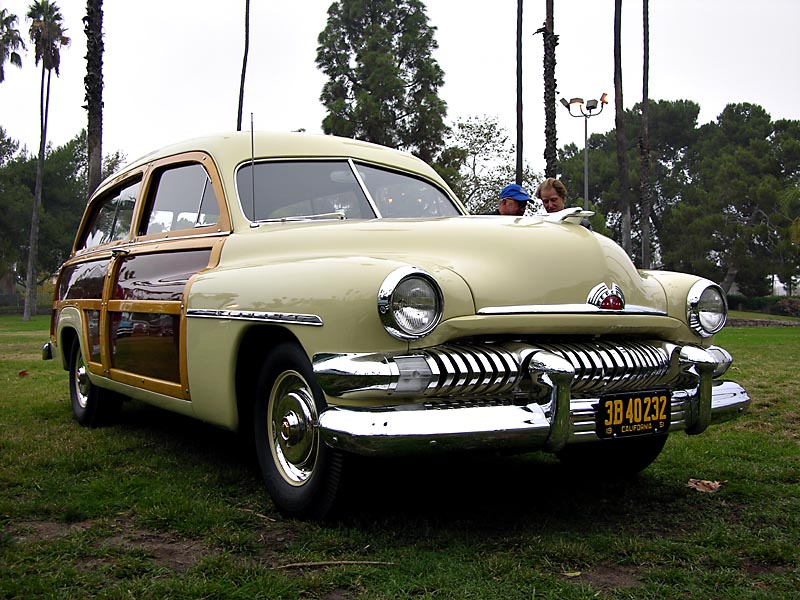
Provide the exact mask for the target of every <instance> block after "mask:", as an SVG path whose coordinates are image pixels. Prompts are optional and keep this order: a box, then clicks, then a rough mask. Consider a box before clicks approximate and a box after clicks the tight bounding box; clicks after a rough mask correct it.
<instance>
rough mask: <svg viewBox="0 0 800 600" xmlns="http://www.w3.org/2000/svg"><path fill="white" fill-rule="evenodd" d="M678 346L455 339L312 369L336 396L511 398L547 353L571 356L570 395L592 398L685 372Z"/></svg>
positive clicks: (318, 362)
mask: <svg viewBox="0 0 800 600" xmlns="http://www.w3.org/2000/svg"><path fill="white" fill-rule="evenodd" d="M675 348H676V346H672V345H669V344H664V343H663V342H658V341H636V340H613V341H610V340H576V341H570V342H567V343H561V342H559V343H548V342H545V343H539V342H536V343H530V342H485V343H452V344H443V345H441V346H436V347H433V348H427V349H424V350H420V351H419V352H418V353H415V354H411V355H398V356H388V355H382V354H321V355H317V356H315V357H314V371H315V373H316V375H317V378H318V379H319V382H320V385H321V386H322V388H323V389H324V390H325V392H326V393H328V394H329V395H332V396H340V397H345V396H346V397H367V396H373V397H374V396H376V395H378V396H380V395H393V396H424V397H428V398H451V397H471V398H476V397H494V396H505V397H509V396H511V395H513V394H515V393H520V394H522V393H525V394H527V393H529V392H530V391H531V386H530V385H527V387H526V384H527V383H528V382H530V372H529V370H530V369H529V366H530V362H531V358H532V357H533V356H535V355H536V354H537V353H540V352H544V353H548V354H554V355H556V356H558V357H560V358H563V359H564V360H566V361H568V363H569V364H570V365H571V366H572V368H573V369H574V372H575V373H574V377H573V379H572V385H571V394H572V396H573V397H587V396H589V395H597V394H600V393H612V392H617V391H620V390H642V389H648V388H651V387H658V386H664V385H668V384H669V383H670V382H672V381H673V380H674V379H675V378H676V377H677V376H678V375H679V374H680V371H679V369H678V368H677V366H676V365H677V362H676V361H674V360H673V358H672V356H673V353H674V349H675ZM673 365H675V366H674V368H673ZM426 371H427V372H426ZM534 388H535V385H534ZM534 393H535V389H534Z"/></svg>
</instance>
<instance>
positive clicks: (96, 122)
mask: <svg viewBox="0 0 800 600" xmlns="http://www.w3.org/2000/svg"><path fill="white" fill-rule="evenodd" d="M83 31H84V33H85V34H86V76H85V77H84V78H83V85H84V87H85V89H86V106H85V108H86V110H87V112H88V124H87V143H86V146H87V153H88V157H89V189H88V190H87V191H88V194H87V198H88V196H89V195H91V193H92V192H94V191H95V190H96V189H97V186H99V185H100V181H101V180H102V177H101V175H102V168H103V165H102V162H103V0H86V16H85V17H84V18H83Z"/></svg>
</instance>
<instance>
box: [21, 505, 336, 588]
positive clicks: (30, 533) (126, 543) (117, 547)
mask: <svg viewBox="0 0 800 600" xmlns="http://www.w3.org/2000/svg"><path fill="white" fill-rule="evenodd" d="M93 527H98V528H99V529H100V530H101V531H105V530H108V529H110V530H111V531H110V533H109V534H108V535H99V536H98V537H97V539H95V540H94V541H92V542H89V544H90V545H91V547H92V548H94V549H96V550H99V551H100V552H101V554H102V555H104V556H103V558H100V559H99V560H100V561H101V562H108V561H109V560H113V558H110V557H109V556H112V557H113V555H116V554H120V553H139V554H143V555H144V556H146V557H148V559H149V560H151V561H152V563H153V565H154V566H155V567H157V568H163V569H169V570H171V571H174V572H176V573H184V572H186V571H187V570H189V569H191V568H192V567H193V566H194V565H196V564H197V563H198V562H199V561H201V560H202V559H203V558H205V557H208V556H213V555H214V554H215V553H216V552H218V551H219V548H214V547H212V546H211V545H209V544H208V543H206V542H204V541H202V540H192V539H187V538H183V537H181V536H178V535H176V534H173V533H169V532H161V531H154V530H150V529H146V528H142V527H138V526H136V524H135V523H134V522H132V521H128V520H125V519H115V520H114V521H113V522H111V523H110V527H109V523H107V522H105V523H104V522H100V521H97V520H94V521H93V520H89V521H83V522H80V523H71V524H66V523H58V522H53V521H25V522H20V523H16V524H12V525H11V526H9V528H8V530H7V532H6V533H7V534H8V535H9V536H10V537H11V538H12V539H13V540H14V541H15V542H16V543H18V544H36V543H40V542H53V541H56V540H59V539H61V538H66V537H67V536H71V535H74V534H80V533H82V532H85V531H88V530H90V529H91V528H93ZM292 539H294V531H293V530H292V529H291V528H290V527H288V526H287V525H286V524H284V523H281V522H277V521H271V522H269V523H266V524H264V525H263V526H262V527H261V529H260V531H259V532H258V537H257V541H256V544H255V549H254V550H253V551H252V552H247V553H242V554H243V555H244V556H246V558H247V559H249V560H253V561H256V562H258V563H260V564H262V565H265V566H267V567H276V566H279V564H280V563H281V562H282V560H281V553H282V551H284V550H285V549H286V548H287V547H288V546H289V544H290V543H291V541H292ZM342 597H344V596H342ZM332 598H336V596H333V597H332Z"/></svg>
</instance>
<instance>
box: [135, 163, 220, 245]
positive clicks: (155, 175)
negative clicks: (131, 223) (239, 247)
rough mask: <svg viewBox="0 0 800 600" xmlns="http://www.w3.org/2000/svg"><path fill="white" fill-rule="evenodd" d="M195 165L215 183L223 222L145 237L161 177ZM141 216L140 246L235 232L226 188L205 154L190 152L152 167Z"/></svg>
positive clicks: (137, 238) (138, 224)
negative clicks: (232, 227)
mask: <svg viewBox="0 0 800 600" xmlns="http://www.w3.org/2000/svg"><path fill="white" fill-rule="evenodd" d="M193 164H197V165H200V166H201V167H202V168H203V170H204V171H205V172H206V176H207V177H208V178H209V180H210V181H211V187H212V189H213V191H214V195H215V196H216V199H217V209H218V210H219V219H218V220H217V222H216V223H213V224H211V225H204V226H201V227H192V228H188V229H173V230H170V231H160V232H158V233H150V234H148V233H144V232H143V228H146V227H147V225H148V223H149V220H150V213H151V211H152V210H153V205H154V202H155V195H156V193H157V191H158V183H159V182H160V174H161V173H163V172H164V171H168V170H170V169H175V168H179V167H183V166H188V165H193ZM198 208H199V206H198ZM137 216H138V218H137V219H136V228H135V230H134V231H135V232H136V235H135V236H134V239H135V241H137V242H139V241H150V240H165V239H175V238H181V239H185V238H190V237H201V236H202V237H205V236H209V235H222V234H227V233H230V231H231V221H230V215H229V213H228V207H227V203H226V202H225V194H224V191H223V188H222V182H221V179H220V177H219V173H218V171H217V168H216V165H215V164H214V161H213V160H212V158H211V157H210V156H209V155H208V154H206V153H205V152H186V153H183V154H178V155H175V156H170V157H167V158H162V159H159V160H156V161H153V162H152V163H150V164H149V165H148V168H147V177H146V180H145V185H144V187H143V188H142V190H141V192H140V199H139V211H138V215H137Z"/></svg>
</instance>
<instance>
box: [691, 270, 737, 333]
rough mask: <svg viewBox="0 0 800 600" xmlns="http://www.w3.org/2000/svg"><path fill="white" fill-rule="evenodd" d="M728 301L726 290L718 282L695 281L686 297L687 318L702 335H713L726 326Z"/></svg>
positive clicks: (695, 330) (692, 327)
mask: <svg viewBox="0 0 800 600" xmlns="http://www.w3.org/2000/svg"><path fill="white" fill-rule="evenodd" d="M727 318H728V302H727V300H726V298H725V292H723V291H722V288H721V287H719V286H718V285H717V284H716V283H713V282H711V281H707V280H701V281H698V282H697V283H695V284H694V285H693V286H692V287H691V289H690V290H689V294H688V295H687V297H686V320H687V322H688V323H689V327H690V328H691V330H692V331H694V332H695V333H696V334H697V335H699V336H700V337H704V338H707V337H711V336H712V335H714V334H715V333H719V332H720V331H721V330H722V328H723V327H725V321H726V320H727Z"/></svg>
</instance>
